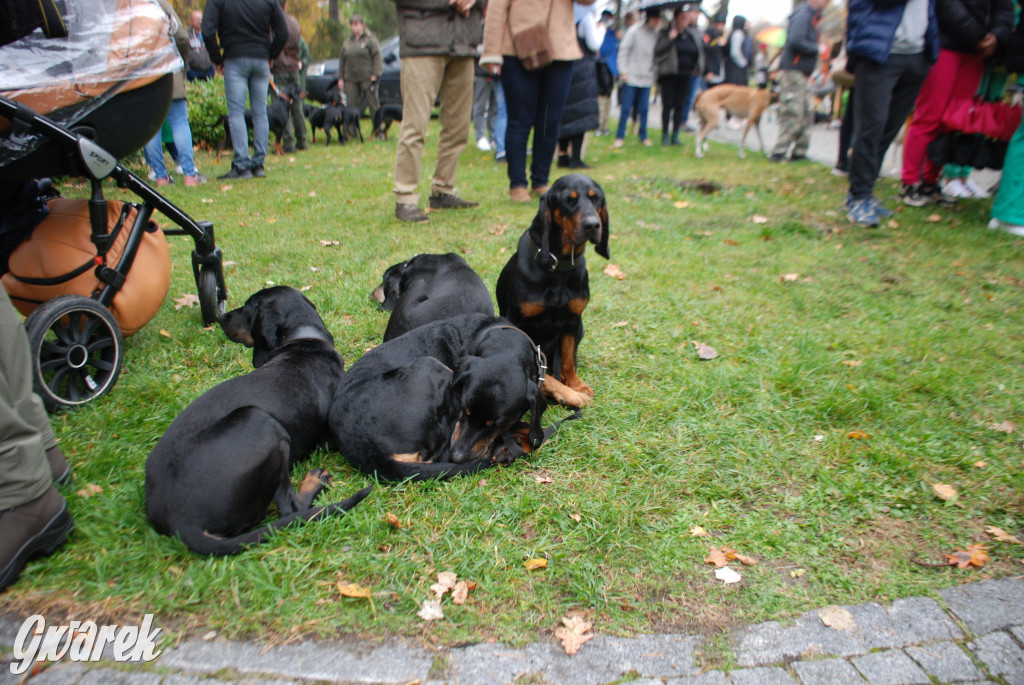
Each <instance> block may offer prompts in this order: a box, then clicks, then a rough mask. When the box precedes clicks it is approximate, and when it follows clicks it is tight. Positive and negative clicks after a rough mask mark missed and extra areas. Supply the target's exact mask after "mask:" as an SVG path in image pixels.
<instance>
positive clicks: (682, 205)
mask: <svg viewBox="0 0 1024 685" xmlns="http://www.w3.org/2000/svg"><path fill="white" fill-rule="evenodd" d="M673 206H674V207H675V208H676V209H686V208H687V207H689V206H690V201H689V200H679V201H678V202H676V203H674V205H673Z"/></svg>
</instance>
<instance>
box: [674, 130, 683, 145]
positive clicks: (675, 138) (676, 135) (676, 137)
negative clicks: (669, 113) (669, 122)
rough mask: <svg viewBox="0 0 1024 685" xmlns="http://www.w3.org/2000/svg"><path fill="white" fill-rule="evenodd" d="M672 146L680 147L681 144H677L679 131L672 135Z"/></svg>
mask: <svg viewBox="0 0 1024 685" xmlns="http://www.w3.org/2000/svg"><path fill="white" fill-rule="evenodd" d="M672 144H673V145H682V143H680V142H679V131H676V132H675V133H673V134H672Z"/></svg>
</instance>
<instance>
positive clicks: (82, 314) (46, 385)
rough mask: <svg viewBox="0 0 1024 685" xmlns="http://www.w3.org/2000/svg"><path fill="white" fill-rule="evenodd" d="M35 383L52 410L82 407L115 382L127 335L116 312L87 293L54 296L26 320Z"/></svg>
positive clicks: (106, 390)
mask: <svg viewBox="0 0 1024 685" xmlns="http://www.w3.org/2000/svg"><path fill="white" fill-rule="evenodd" d="M25 328H26V332H27V333H28V341H29V348H30V350H31V353H32V357H33V359H34V368H33V373H32V376H33V385H34V387H35V391H36V392H37V393H38V394H39V396H40V397H42V398H43V404H45V405H46V408H47V409H48V410H50V411H51V412H52V411H56V410H57V409H61V408H64V407H77V406H78V405H81V404H85V403H86V402H88V401H89V400H92V399H95V398H97V397H99V396H100V395H104V394H106V393H107V392H109V391H110V389H111V388H112V387H114V383H116V382H117V376H118V374H120V372H121V362H122V361H123V359H124V338H123V337H122V335H121V328H120V327H119V326H118V325H117V321H116V320H114V316H113V314H111V313H110V311H109V310H107V308H106V307H104V306H103V305H101V304H100V303H99V302H97V301H96V300H93V299H90V298H88V297H83V296H82V295H64V296H62V297H55V298H53V299H52V300H49V301H48V302H45V303H43V304H41V305H40V306H39V308H38V309H36V310H35V311H34V312H32V314H31V315H30V316H29V317H28V319H26V320H25Z"/></svg>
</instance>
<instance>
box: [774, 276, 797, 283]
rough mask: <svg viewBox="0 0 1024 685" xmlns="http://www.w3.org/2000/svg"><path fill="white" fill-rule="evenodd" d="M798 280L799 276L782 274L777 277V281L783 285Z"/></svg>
mask: <svg viewBox="0 0 1024 685" xmlns="http://www.w3.org/2000/svg"><path fill="white" fill-rule="evenodd" d="M799 279H800V274H782V275H781V276H779V280H780V281H782V282H783V283H790V282H793V281H797V280H799Z"/></svg>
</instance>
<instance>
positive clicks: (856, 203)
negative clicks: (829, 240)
mask: <svg viewBox="0 0 1024 685" xmlns="http://www.w3.org/2000/svg"><path fill="white" fill-rule="evenodd" d="M848 210H849V211H847V212H846V218H847V219H849V220H850V223H853V224H856V225H858V226H864V227H866V228H875V227H877V226H878V212H877V211H876V210H875V203H874V202H873V201H872V198H870V197H869V198H867V199H866V200H853V201H851V202H849V204H848Z"/></svg>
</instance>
